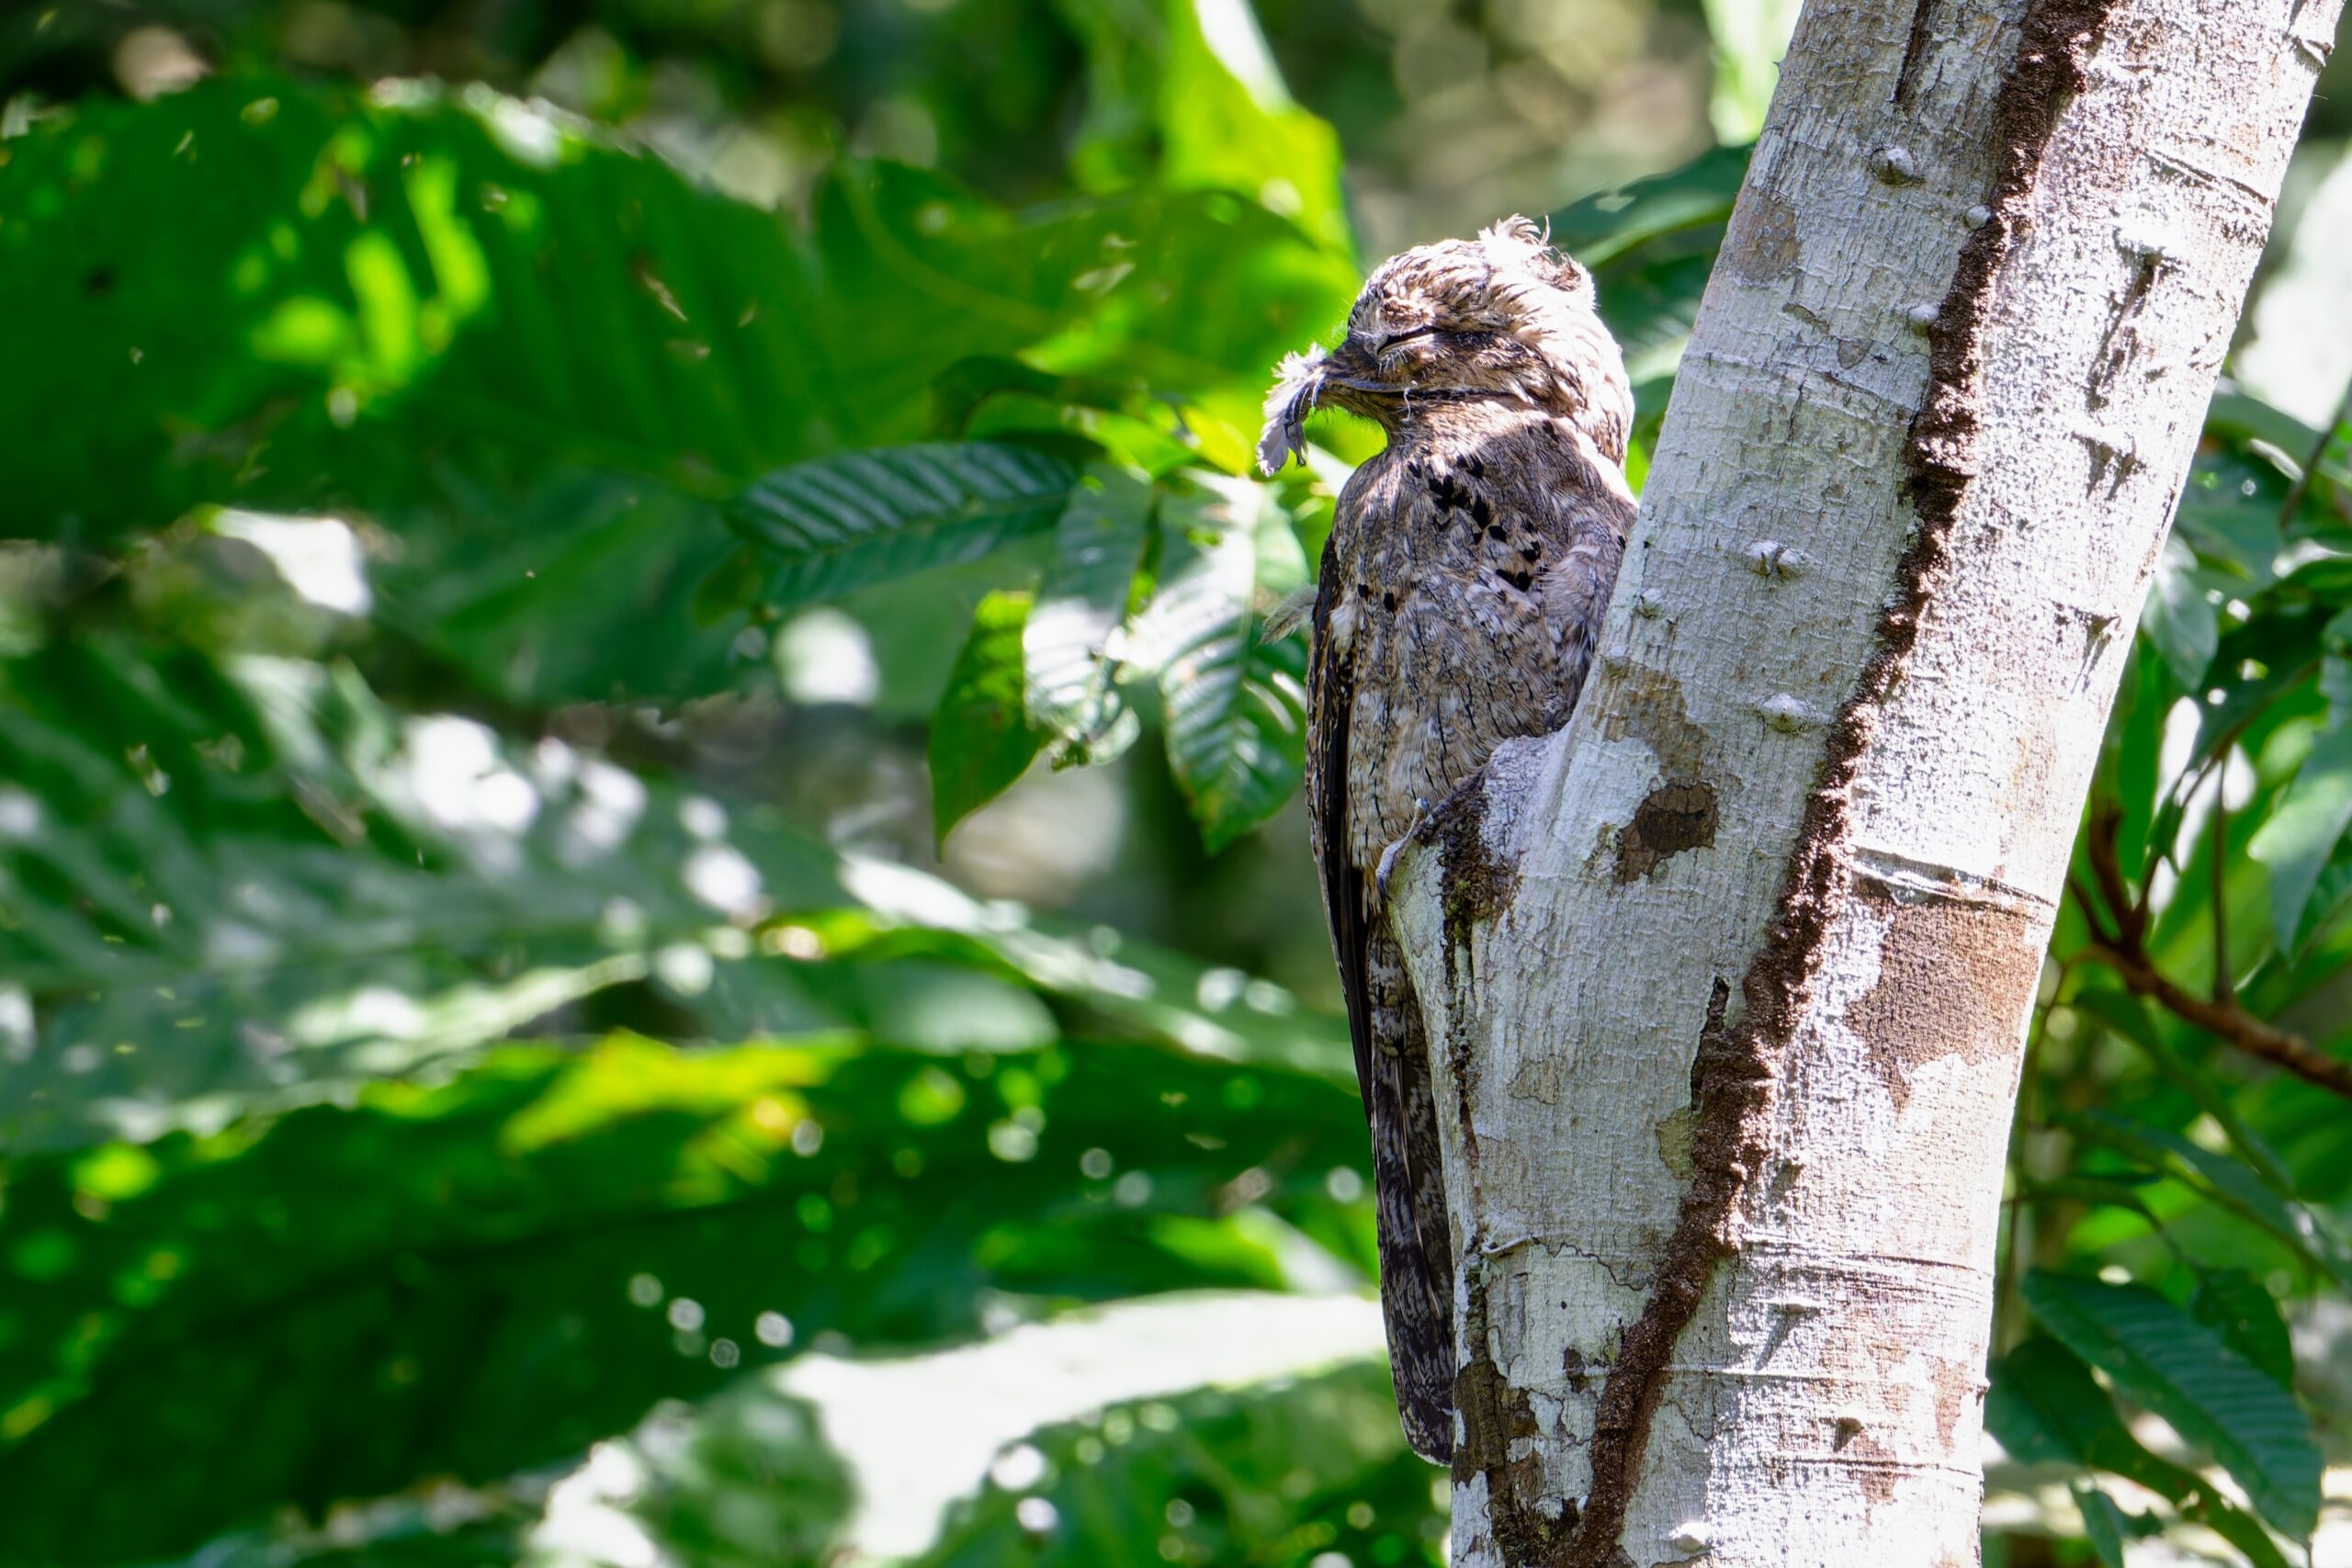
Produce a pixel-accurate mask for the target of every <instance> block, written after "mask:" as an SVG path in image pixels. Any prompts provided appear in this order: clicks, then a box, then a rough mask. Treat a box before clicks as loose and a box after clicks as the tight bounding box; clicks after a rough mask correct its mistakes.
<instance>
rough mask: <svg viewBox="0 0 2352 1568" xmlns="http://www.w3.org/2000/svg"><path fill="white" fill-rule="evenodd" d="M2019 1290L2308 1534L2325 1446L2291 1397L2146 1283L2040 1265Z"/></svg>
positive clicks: (2293, 1528) (2294, 1529)
mask: <svg viewBox="0 0 2352 1568" xmlns="http://www.w3.org/2000/svg"><path fill="white" fill-rule="evenodd" d="M2022 1289H2023V1291H2024V1293H2025V1299H2026V1303H2027V1305H2029V1306H2030V1307H2031V1308H2032V1309H2033V1314H2034V1316H2035V1317H2036V1318H2038V1319H2039V1320H2041V1324H2042V1325H2043V1326H2045V1327H2047V1328H2048V1329H2049V1330H2050V1332H2051V1333H2052V1334H2053V1335H2055V1336H2057V1337H2058V1338H2059V1339H2060V1340H2061V1341H2062V1342H2064V1344H2065V1346H2066V1348H2069V1349H2071V1350H2073V1351H2074V1352H2075V1354H2076V1355H2078V1356H2080V1357H2082V1358H2083V1359H2085V1360H2086V1361H2088V1362H2090V1363H2091V1364H2092V1365H2093V1366H2096V1367H2098V1369H2099V1370H2100V1371H2104V1372H2106V1373H2107V1375H2108V1376H2109V1377H2110V1378H2113V1379H2114V1380H2115V1385H2116V1387H2117V1388H2118V1389H2119V1390H2120V1391H2121V1392H2122V1393H2124V1394H2125V1395H2127V1396H2128V1397H2130V1398H2131V1399H2132V1400H2134V1401H2136V1402H2138V1403H2139V1404H2144V1405H2146V1406H2147V1407H2148V1408H2149V1409H2150V1410H2153V1411H2154V1412H2155V1413H2156V1414H2157V1415H2159V1416H2163V1417H2164V1418H2165V1420H2166V1421H2169V1422H2171V1423H2172V1426H2173V1428H2174V1429H2175V1430H2176V1431H2177V1432H2179V1433H2180V1435H2181V1436H2182V1437H2184V1438H2188V1440H2189V1441H2190V1442H2192V1443H2194V1444H2196V1445H2197V1446H2198V1447H2199V1448H2200V1449H2202V1450H2205V1451H2206V1452H2208V1453H2210V1454H2211V1455H2212V1456H2213V1458H2214V1459H2215V1460H2216V1461H2219V1462H2220V1464H2221V1466H2222V1469H2224V1470H2226V1471H2228V1472H2229V1473H2230V1476H2231V1478H2232V1479H2233V1480H2234V1481H2235V1482H2237V1483H2238V1484H2239V1485H2240V1486H2242V1487H2244V1488H2245V1493H2246V1495H2247V1496H2248V1497H2249V1498H2251V1499H2252V1500H2253V1502H2254V1506H2255V1507H2256V1510H2257V1511H2259V1512H2260V1513H2261V1514H2262V1516H2263V1517H2265V1518H2267V1519H2268V1520H2269V1521H2270V1522H2271V1523H2272V1524H2274V1525H2276V1526H2277V1527H2278V1529H2281V1530H2283V1531H2285V1532H2286V1533H2287V1534H2289V1535H2290V1536H2303V1535H2308V1534H2309V1533H2310V1532H2311V1530H2312V1526H2313V1524H2314V1523H2315V1522H2316V1521H2317V1519H2318V1517H2319V1478H2320V1468H2321V1461H2320V1450H2319V1445H2318V1444H2317V1443H2316V1442H2314V1441H2313V1440H2312V1433H2311V1423H2310V1421H2309V1420H2308V1419H2307V1418H2306V1417H2305V1416H2304V1415H2303V1412H2302V1410H2301V1408H2300V1407H2299V1406H2298V1405H2297V1404H2295V1400H2294V1397H2293V1395H2291V1394H2290V1393H2287V1392H2286V1391H2285V1390H2284V1389H2282V1388H2280V1387H2279V1386H2278V1384H2277V1383H2276V1382H2272V1381H2271V1380H2270V1379H2269V1378H2267V1377H2266V1376H2264V1375H2263V1373H2262V1371H2260V1370H2259V1369H2258V1368H2256V1366H2255V1365H2254V1364H2253V1363H2252V1362H2250V1361H2248V1360H2246V1359H2245V1358H2244V1357H2242V1356H2240V1355H2239V1354H2238V1353H2237V1352H2236V1351H2234V1350H2233V1349H2231V1348H2229V1346H2228V1345H2227V1344H2226V1343H2224V1342H2223V1341H2222V1337H2221V1336H2220V1335H2218V1334H2216V1333H2215V1332H2214V1331H2213V1330H2212V1329H2211V1328H2208V1327H2207V1326H2206V1325H2203V1324H2201V1323H2199V1322H2198V1321H2197V1320H2196V1319H2195V1318H2192V1317H2190V1316H2189V1315H2188V1314H2186V1313H2184V1312H2182V1311H2181V1310H2180V1309H2179V1308H2177V1307H2176V1306H2174V1305H2173V1304H2172V1303H2170V1302H2168V1301H2166V1300H2165V1299H2164V1297H2162V1296H2160V1295H2158V1294H2156V1293H2155V1292H2154V1291H2151V1290H2149V1289H2147V1288H2146V1287H2145V1286H2142V1285H2110V1284H2107V1283H2105V1282H2104V1281H2101V1280H2087V1279H2084V1278H2081V1277H2080V1276H2076V1275H2066V1274H2052V1273H2048V1272H2045V1271H2042V1270H2035V1271H2034V1272H2032V1273H2030V1274H2028V1275H2027V1276H2026V1278H2025V1280H2024V1282H2023V1286H2022Z"/></svg>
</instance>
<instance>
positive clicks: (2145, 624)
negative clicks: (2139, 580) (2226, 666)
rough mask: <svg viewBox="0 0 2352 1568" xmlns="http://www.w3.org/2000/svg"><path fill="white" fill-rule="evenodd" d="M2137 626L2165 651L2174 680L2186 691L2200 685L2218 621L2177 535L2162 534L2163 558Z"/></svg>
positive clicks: (2218, 630)
mask: <svg viewBox="0 0 2352 1568" xmlns="http://www.w3.org/2000/svg"><path fill="white" fill-rule="evenodd" d="M2140 630H2141V632H2142V634H2143V636H2145V637H2147V638H2148V640H2149V641H2150V642H2152V643H2154V645H2155V649H2156V651H2157V653H2158V654H2160V655H2162V656H2163V659H2164V661H2165V668H2166V669H2167V670H2169V671H2171V672H2172V678H2173V682H2174V683H2175V684H2176V685H2177V686H2179V687H2180V689H2181V690H2183V691H2186V692H2194V691H2197V690H2199V682H2201V681H2202V680H2203V679H2204V678H2205V671H2207V669H2209V668H2210V667H2211V665H2212V662H2213V654H2214V651H2215V650H2216V649H2218V648H2219V647H2220V645H2221V639H2222V623H2221V619H2220V617H2219V616H2218V615H2216V614H2215V613H2214V609H2213V606H2212V605H2211V604H2210V603H2208V602H2207V600H2206V598H2205V582H2204V580H2203V578H2202V577H2201V576H2200V575H2199V572H2198V570H2197V558H2196V557H2195V556H2194V555H2192V554H2191V553H2190V551H2189V548H2188V545H2187V543H2185V542H2184V541H2183V540H2181V539H2179V538H2178V537H2177V536H2167V537H2166V538H2165V548H2164V558H2163V559H2162V560H2161V561H2160V562H2159V563H2158V565H2157V568H2156V581H2155V584H2154V588H2153V589H2152V590H2151V591H2150V592H2149V594H2148V603H2147V608H2146V609H2145V610H2143V612H2142V613H2141V617H2140Z"/></svg>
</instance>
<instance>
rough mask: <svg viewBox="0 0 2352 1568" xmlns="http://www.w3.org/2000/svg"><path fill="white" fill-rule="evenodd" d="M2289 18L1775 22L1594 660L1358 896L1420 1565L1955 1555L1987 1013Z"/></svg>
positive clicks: (1974, 1487) (2004, 1002) (2089, 718)
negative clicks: (1431, 1247)
mask: <svg viewBox="0 0 2352 1568" xmlns="http://www.w3.org/2000/svg"><path fill="white" fill-rule="evenodd" d="M2334 25H2335V0H2206V3H2203V4H2199V0H1916V4H1915V5H1914V6H1912V7H1910V8H1908V9H1907V11H1906V10H1904V9H1902V8H1895V9H1894V10H1893V11H1891V12H1890V11H1888V10H1883V9H1881V8H1877V7H1862V6H1842V5H1837V4H1830V3H1826V0H1812V3H1809V4H1808V5H1807V6H1806V8H1805V11H1804V15H1803V17H1801V18H1800V20H1799V23H1798V28H1797V34H1796V38H1795V39H1794V41H1793V42H1792V46H1791V50H1790V54H1789V59H1788V61H1787V62H1786V64H1785V66H1784V67H1783V77H1782V83H1781V91H1780V93H1779V95H1778V96H1776V98H1775V101H1774V106H1773V112H1772V118H1771V119H1770V122H1769V123H1768V125H1767V127H1766V129H1765V131H1764V134H1763V137H1762V139H1761V140H1760V141H1759V142H1758V149H1757V153H1756V157H1755V160H1754V163H1753V164H1752V165H1751V168H1750V172H1749V175H1748V181H1747V188H1745V189H1744V190H1743V191H1742V193H1741V197H1740V200H1739V203H1738V206H1737V207H1736V209H1735V212H1734V215H1733V219H1732V221H1731V224H1730V228H1729V231H1728V233H1727V236H1726V239H1725V243H1724V253H1723V255H1722V258H1721V261H1720V264H1719V265H1718V266H1717V268H1716V273H1715V276H1714V278H1713V280H1712V282H1711V284H1710V286H1709V290H1708V295H1707V298H1706V300H1705V303H1704V305H1703V306H1702V310H1701V314H1700V319H1699V324H1698V328H1697V331H1696V333H1694V336H1693V340H1692V344H1691V351H1690V354H1689V355H1688V356H1687V357H1686V359H1685V361H1684V367H1683V372H1682V375H1681V377H1680V378H1679V381H1678V384H1677V388H1676V392H1675V398H1674V403H1673V406H1672V408H1671V409H1670V410H1669V412H1668V421H1667V425H1666V430H1665V433H1664V434H1663V436H1662V438H1661V442H1660V446H1659V450H1658V452H1657V456H1656V458H1655V460H1654V462H1653V465H1652V468H1651V470H1650V479H1649V486H1648V493H1647V494H1646V495H1645V498H1644V503H1643V514H1642V520H1641V523H1640V525H1639V527H1638V529H1637V532H1636V536H1635V538H1634V542H1633V544H1632V545H1631V546H1630V547H1629V548H1628V551H1627V570H1626V571H1625V573H1624V575H1623V579H1622V580H1621V581H1620V583H1619V586H1618V592H1617V595H1616V600H1615V602H1614V603H1613V604H1612V605H1611V611H1610V615H1609V621H1608V626H1607V628H1606V631H1605V633H1604V636H1603V639H1602V643H1601V649H1602V652H1601V658H1600V667H1599V671H1598V673H1597V674H1596V677H1595V679H1594V680H1593V682H1592V684H1591V686H1590V688H1589V690H1588V692H1587V694H1586V695H1585V699H1584V702H1583V704H1582V705H1581V706H1580V707H1579V709H1578V711H1577V716H1576V717H1575V719H1574V720H1573V721H1572V723H1571V725H1570V727H1569V728H1568V729H1567V730H1566V731H1564V732H1563V733H1562V735H1560V736H1558V737H1555V738H1552V739H1550V740H1549V741H1546V742H1542V743H1529V744H1527V745H1525V746H1523V747H1521V748H1518V749H1507V753H1506V754H1501V755H1498V758H1497V759H1496V762H1495V764H1494V765H1492V766H1490V767H1489V769H1488V770H1487V774H1486V775H1485V777H1484V778H1483V779H1482V780H1480V781H1477V783H1476V784H1475V785H1474V786H1473V788H1472V791H1471V792H1470V794H1469V795H1467V796H1465V797H1463V798H1460V799H1458V800H1457V801H1456V802H1455V803H1453V805H1452V806H1451V807H1449V808H1447V809H1445V810H1443V811H1442V812H1441V813H1440V814H1439V817H1438V818H1437V819H1436V820H1435V821H1433V822H1432V823H1431V824H1430V827H1429V829H1427V830H1426V831H1425V834H1424V838H1425V840H1432V841H1435V842H1437V843H1438V844H1440V845H1441V846H1442V853H1440V854H1436V855H1430V854H1426V853H1422V852H1418V851H1413V852H1408V853H1407V854H1406V855H1405V856H1404V857H1402V858H1401V860H1400V863H1399V865H1398V867H1397V874H1396V879H1395V883H1394V895H1395V899H1396V904H1397V919H1398V921H1399V924H1400V927H1401V929H1402V930H1403V931H1405V932H1406V933H1407V937H1408V941H1407V942H1406V946H1407V949H1408V961H1409V962H1410V964H1411V965H1412V967H1413V971H1414V980H1415V985H1416V988H1417V990H1418V991H1419V995H1420V997H1421V998H1422V1000H1423V1005H1424V1007H1425V1009H1426V1010H1427V1012H1428V1014H1429V1018H1428V1023H1429V1030H1428V1034H1429V1038H1430V1040H1431V1041H1432V1042H1433V1043H1435V1045H1434V1049H1436V1050H1438V1051H1439V1052H1441V1053H1442V1057H1443V1060H1442V1062H1441V1063H1438V1064H1436V1066H1437V1069H1438V1070H1437V1080H1438V1091H1439V1097H1440V1102H1441V1103H1440V1113H1441V1120H1442V1122H1443V1123H1444V1124H1445V1126H1446V1127H1447V1129H1448V1146H1447V1149H1446V1159H1447V1171H1446V1177H1447V1187H1448V1192H1449V1196H1450V1199H1451V1201H1452V1202H1453V1221H1454V1227H1453V1228H1454V1234H1455V1235H1456V1237H1457V1240H1458V1242H1459V1244H1460V1246H1461V1249H1462V1258H1461V1265H1460V1269H1459V1272H1458V1278H1457V1292H1456V1298H1457V1300H1456V1304H1457V1313H1456V1317H1457V1322H1458V1323H1459V1325H1461V1336H1462V1344H1461V1346H1460V1350H1461V1361H1460V1364H1461V1365H1462V1367H1463V1368H1464V1371H1463V1373H1462V1381H1461V1383H1460V1386H1459V1388H1458V1390H1457V1393H1458V1405H1459V1409H1460V1413H1461V1416H1460V1419H1461V1421H1462V1428H1463V1429H1462V1433H1461V1440H1460V1442H1459V1444H1458V1446H1457V1453H1458V1455H1459V1458H1458V1459H1457V1462H1456V1465H1455V1472H1454V1480H1455V1541H1454V1554H1453V1561H1454V1562H1456V1563H1457V1564H1462V1565H1465V1568H1466V1565H1471V1564H1477V1565H1481V1568H1483V1565H1487V1564H1505V1563H1508V1564H1512V1565H1521V1564H1544V1565H1546V1568H1552V1565H1559V1568H1600V1565H1604V1564H1606V1565H1610V1568H1615V1565H1616V1564H1619V1563H1633V1564H1639V1565H1644V1568H1647V1565H1649V1564H1656V1563H1679V1562H1707V1563H1710V1564H1717V1565H1721V1568H1732V1565H1735V1564H1748V1563H1755V1564H1763V1563H1771V1564H1776V1565H1779V1564H1790V1563H1805V1562H1821V1563H1825V1564H1826V1563H1830V1562H1853V1561H1869V1562H1883V1563H1887V1564H1895V1565H1900V1564H1906V1563H1921V1564H1927V1563H1938V1564H1941V1563H1947V1562H1950V1563H1971V1562H1974V1561H1975V1557H1976V1510H1977V1502H1978V1494H1979V1481H1978V1477H1977V1474H1976V1469H1975V1453H1974V1450H1975V1444H1976V1439H1977V1436H1978V1429H1979V1425H1980V1421H1981V1403H1982V1396H1983V1392H1984V1382H1983V1375H1982V1370H1983V1366H1984V1361H1985V1339H1986V1335H1987V1332H1988V1328H1989V1309H1990V1301H1991V1278H1992V1267H1993V1242H1994V1236H1995V1224H1996V1214H1997V1207H1998V1200H1999V1184H2000V1176H2001V1167H2002V1158H2001V1156H2002V1152H2003V1147H2004V1145H2005V1142H2006V1134H2007V1124H2008V1114H2009V1108H2010V1104H2011V1100H2012V1099H2013V1097H2014V1093H2015V1089H2016V1078H2017V1073H2018V1053H2019V1049H2020V1046H2021V1043H2022V1040H2023V1032H2024V1027H2025V1022H2026V1015H2027V1011H2028V1010H2029V1008H2030V1004H2031V999H2032V995H2033V987H2034V983H2035V979H2036V976H2037V975H2038V972H2039V967H2040V963H2041V951H2042V948H2043V946H2044V945H2045V943H2046V942H2047V939H2048V934H2049V927H2050V922H2051V919H2052V917H2053V915H2054V912H2055V909H2056V901H2057V896H2058V892H2059V888H2060V886H2061V882H2062V879H2063V876H2064V867H2065V863H2066V858H2067V851H2068V847H2069V844H2070V842H2071V838H2072V834H2073V830H2074V827H2075V818H2076V816H2077V815H2078V813H2079V811H2080V807H2081V803H2082V798H2083V795H2084V792H2085V790H2086V788H2087V785H2088V782H2089V776H2090V771H2091V767H2092V764H2093V762H2094V761H2095V759H2096V754H2097V747H2098V736H2099V733H2100V730H2101V728H2102V727H2103V722H2104V719H2105V716H2106V713H2107V709H2108V707H2109V704H2110V703H2111V701H2112V697H2113V691H2114V684H2115V681H2116V678H2117V675H2118V673H2119V671H2120V665H2121V653H2122V649H2124V648H2126V647H2128V646H2129V633H2130V630H2131V625H2132V624H2133V622H2134V621H2135V619H2136V617H2137V615H2138V612H2139V606H2140V603H2141V600H2142V598H2143V594H2144V592H2145V589H2146V586H2147V581H2148V579H2149V577H2150V575H2151V574H2152V572H2153V570H2154V562H2155V559H2156V556H2157V552H2158V549H2159V547H2161V544H2162V540H2163V535H2164V530H2165V526H2166V525H2167V524H2168V522H2169V518H2170V514H2171V512H2172V509H2173V503H2174V501H2175V499H2176V498H2177V492H2178V488H2179V485H2180V483H2181V481H2182V478H2183V476H2184V475H2185V473H2186V470H2187V466H2188V460H2189V457H2190V456H2191V454H2192V451H2193V448H2194V443H2195V439H2196V434H2197V430H2198V427H2199V423H2200V417H2201V414H2202V412H2203V409H2204V404H2205V401H2206V400H2207V398H2208V397H2209V396H2210V394H2211V386H2212V381H2213V378H2214V376H2215V375H2216V374H2217V372H2218V370H2219V368H2220V363H2221V355H2222V352H2223V350H2224V348H2225V347H2226V345H2227V343H2228V341H2229V335H2230V330H2231V328H2232V326H2233V322H2234V321H2235V318H2236V313H2237V310H2238V307H2239V305H2240V304H2241V302H2242V301H2243V299H2244V293H2245V285H2246V282H2247V279H2248V278H2249V276H2251V273H2252V269H2253V265H2254V263H2255V260H2256V256H2257V254H2258V253H2259V250H2260V247H2261V243H2262V241H2263V239H2264V237H2265V235H2266V234H2267V224H2268V219H2269V210H2270V204H2271V202H2272V200H2273V199H2274V198H2275V196H2276V193H2277V190H2278V181H2279V179H2280V177H2281V176H2282V175H2283V173H2284V169H2285V165H2286V161H2287V156H2288V153H2289V152H2290V150H2291V148H2292V144H2293V138H2294V132H2295V129H2296V126H2297V124H2298V122H2299V121H2300V118H2301V112H2302V109H2303V107H2304V104H2305V102H2306V100H2307V99H2308V96H2309V94H2310V90H2311V85H2312V74H2313V68H2312V61H2313V60H2314V58H2316V56H2317V55H2318V54H2319V53H2320V52H2322V51H2318V50H2315V49H2313V48H2312V44H2313V43H2314V42H2315V41H2317V42H2324V40H2325V39H2327V38H2328V37H2329V36H2331V35H2332V32H2333V28H2334ZM1858 1554H1859V1555H1858Z"/></svg>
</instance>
